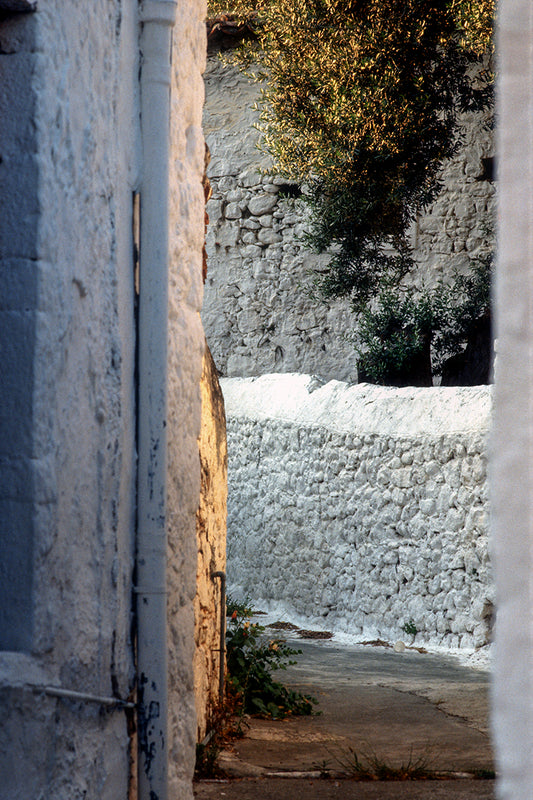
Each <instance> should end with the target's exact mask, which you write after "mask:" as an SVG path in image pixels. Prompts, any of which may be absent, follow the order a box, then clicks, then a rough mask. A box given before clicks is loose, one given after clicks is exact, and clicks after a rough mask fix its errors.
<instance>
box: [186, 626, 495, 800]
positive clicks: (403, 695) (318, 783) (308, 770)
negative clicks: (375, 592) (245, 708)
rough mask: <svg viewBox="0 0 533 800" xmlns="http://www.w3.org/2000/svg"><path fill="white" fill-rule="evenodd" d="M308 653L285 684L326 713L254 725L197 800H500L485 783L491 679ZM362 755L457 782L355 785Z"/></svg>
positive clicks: (480, 673) (383, 655) (435, 660)
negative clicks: (416, 767) (415, 767)
mask: <svg viewBox="0 0 533 800" xmlns="http://www.w3.org/2000/svg"><path fill="white" fill-rule="evenodd" d="M291 644H293V642H292V641H291ZM298 647H300V648H301V649H302V651H303V652H302V655H300V656H299V660H298V663H297V665H295V666H293V667H290V668H289V669H288V670H287V671H286V672H282V673H280V678H282V679H283V682H284V683H286V684H287V685H290V686H291V687H292V688H295V689H299V690H301V691H303V692H305V693H307V694H311V695H313V696H315V697H316V698H317V700H318V701H319V704H318V709H319V710H320V712H321V713H320V714H319V715H317V716H312V717H293V718H289V719H286V720H280V721H274V720H260V719H250V720H248V726H249V727H248V728H247V730H246V735H245V736H244V738H242V739H239V740H237V741H235V742H233V743H232V746H231V748H229V749H228V750H226V751H224V752H223V753H221V756H220V758H219V763H220V766H221V767H222V769H224V771H225V772H226V775H227V776H228V779H227V781H226V782H223V783H217V782H214V783H213V782H205V781H204V782H199V783H198V784H196V785H195V796H196V798H197V800H207V799H208V798H209V799H210V798H219V797H220V798H227V800H233V798H234V799H235V800H241V798H242V800H246V799H247V798H251V797H254V798H257V800H268V799H269V798H280V800H284V798H291V800H298V798H299V797H302V798H303V797H306V798H311V800H313V798H316V800H322V799H324V800H329V798H336V797H343V798H344V797H345V798H347V800H350V799H351V798H354V800H357V798H382V800H387V799H388V798H390V799H391V800H393V798H412V799H413V800H418V799H419V798H423V799H424V800H425V799H426V798H428V800H429V798H435V800H440V798H446V800H454V799H455V798H456V799H457V800H463V798H464V800H466V799H467V798H473V797H475V798H478V800H489V798H490V800H492V798H493V797H494V781H493V780H480V779H479V776H484V775H485V776H486V775H487V774H491V773H492V771H493V769H494V766H493V755H492V748H491V743H490V737H489V722H488V689H489V674H488V672H487V671H486V670H479V669H472V668H468V667H465V666H462V665H461V664H459V663H458V662H457V661H456V660H455V659H453V658H450V657H445V656H437V655H434V654H428V653H419V652H417V651H416V650H414V649H413V650H410V649H407V650H405V651H404V652H402V653H397V652H394V651H393V650H392V649H387V648H382V647H379V648H375V647H370V646H361V645H359V646H351V647H348V646H341V645H334V644H332V643H330V642H323V641H312V642H307V641H305V642H298ZM355 754H356V755H357V758H358V759H359V760H360V761H363V762H364V763H367V762H368V761H372V760H374V761H376V762H379V763H381V764H386V765H387V766H388V767H391V768H393V769H398V768H400V767H402V766H406V765H407V764H409V763H410V764H419V765H420V766H422V767H423V768H424V769H425V770H426V771H427V772H428V774H432V775H438V776H439V777H440V778H444V777H446V778H447V779H446V780H444V779H441V780H438V781H434V780H431V781H428V780H417V781H358V780H354V778H355V777H356V776H357V770H356V769H355V768H354V763H355ZM280 776H284V777H280Z"/></svg>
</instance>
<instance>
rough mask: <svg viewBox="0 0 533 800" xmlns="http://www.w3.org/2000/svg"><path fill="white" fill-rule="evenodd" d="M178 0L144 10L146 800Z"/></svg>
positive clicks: (160, 694)
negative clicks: (171, 89)
mask: <svg viewBox="0 0 533 800" xmlns="http://www.w3.org/2000/svg"><path fill="white" fill-rule="evenodd" d="M176 5H177V4H176V2H175V0H144V2H143V4H142V6H141V16H140V19H141V23H142V32H141V58H142V61H141V64H142V66H141V141H142V158H143V177H142V183H141V241H140V297H139V334H138V335H139V409H138V415H139V424H138V450H139V452H138V459H139V460H138V478H137V504H138V507H137V516H138V526H137V564H136V566H137V587H136V593H137V676H138V705H139V718H138V727H139V730H138V741H139V793H138V797H139V800H166V798H167V775H168V754H167V716H168V715H167V595H166V544H167V542H166V415H167V317H168V258H169V255H168V213H169V212H168V175H169V152H170V141H169V139H170V133H169V129H170V85H171V48H172V29H173V25H174V23H175V18H176Z"/></svg>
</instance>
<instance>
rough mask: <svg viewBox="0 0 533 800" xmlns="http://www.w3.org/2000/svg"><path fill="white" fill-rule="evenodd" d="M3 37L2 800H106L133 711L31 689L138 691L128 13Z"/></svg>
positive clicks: (89, 14) (70, 16)
mask: <svg viewBox="0 0 533 800" xmlns="http://www.w3.org/2000/svg"><path fill="white" fill-rule="evenodd" d="M7 5H9V4H7ZM0 31H1V33H0V53H2V55H0V59H1V60H2V62H3V63H2V65H0V85H1V86H2V91H1V92H0V95H1V101H0V102H4V100H5V98H6V95H7V97H9V95H10V94H11V96H12V97H13V99H14V102H13V103H12V104H8V107H7V108H5V107H2V120H10V123H9V125H8V126H6V127H4V123H3V124H2V133H3V135H4V138H3V142H2V145H3V149H2V156H3V160H2V165H0V166H1V167H2V170H3V171H4V174H5V173H7V175H8V176H10V177H9V180H8V181H7V182H4V180H3V176H2V181H1V194H2V205H3V208H6V207H7V208H10V209H11V212H10V214H9V215H8V219H9V220H10V222H11V227H10V228H8V229H7V230H6V229H5V228H4V229H2V236H1V239H2V253H1V255H0V268H1V270H2V278H3V280H2V283H3V286H4V290H3V297H4V298H5V301H4V302H5V303H9V302H10V301H11V302H12V301H13V300H14V299H16V300H17V301H18V303H19V306H18V310H17V311H16V314H18V315H19V320H20V321H23V322H24V323H25V325H26V326H27V330H31V336H30V335H28V334H25V335H23V336H22V337H20V336H19V338H18V341H19V342H20V344H21V345H23V346H21V347H20V349H19V361H18V364H17V366H18V372H17V371H14V372H13V373H12V374H11V375H10V379H9V381H6V383H2V395H3V397H4V396H7V397H8V398H9V401H8V408H9V411H10V415H9V417H4V411H2V417H3V419H2V423H3V428H2V437H1V438H2V442H3V443H4V444H3V446H4V447H6V445H7V444H8V443H9V442H12V441H13V439H12V436H13V435H15V437H16V434H12V433H11V431H17V430H20V429H22V430H24V431H25V437H24V440H23V441H21V442H19V448H18V452H17V453H16V459H17V461H14V462H12V463H13V464H17V465H20V466H22V465H23V468H24V470H25V471H27V477H26V479H25V480H24V481H22V482H20V483H18V482H17V481H15V480H14V476H15V475H16V474H17V469H18V468H19V467H18V466H17V468H16V469H14V470H12V471H11V472H10V471H9V470H7V471H6V461H5V460H4V459H2V460H1V461H0V469H1V471H2V481H1V486H2V489H1V499H2V501H3V503H6V499H7V504H8V508H9V509H10V511H11V514H8V515H7V516H4V515H2V521H1V523H0V525H1V526H2V535H1V537H0V540H1V541H2V547H3V548H4V547H5V548H6V552H9V550H10V548H11V547H17V546H18V543H19V541H20V539H19V537H22V538H23V539H25V538H26V537H27V551H26V559H25V563H23V565H22V569H21V571H20V584H19V573H17V572H15V573H13V574H11V575H8V576H7V579H8V581H10V582H11V585H12V586H14V587H15V590H19V588H20V590H21V591H22V593H23V594H25V600H26V602H28V603H29V605H30V607H31V612H30V616H29V618H28V619H29V621H30V625H29V630H28V637H27V639H26V641H25V642H22V643H19V644H17V645H16V646H15V647H13V648H10V647H9V646H8V647H7V648H6V649H7V650H11V652H4V653H2V654H0V686H2V691H1V692H0V704H1V714H2V720H3V724H2V726H1V733H0V737H1V741H0V753H1V756H0V758H1V759H2V764H1V765H0V773H1V774H2V781H1V784H0V797H2V798H3V799H4V798H5V799H6V800H7V798H9V800H18V799H19V798H24V800H26V799H27V798H30V797H31V798H38V797H45V796H46V797H54V798H57V800H64V799H66V798H69V799H70V798H81V797H99V798H105V800H111V798H113V799H114V798H118V797H126V796H127V791H128V780H129V769H130V767H129V752H128V749H129V734H128V724H127V719H126V713H125V711H124V710H123V709H118V708H115V709H114V710H108V711H103V710H102V707H101V706H100V705H99V704H98V703H94V702H81V703H80V702H72V701H68V700H61V699H58V698H56V697H52V696H50V695H47V694H46V693H37V694H34V693H33V692H32V690H31V689H29V688H28V685H30V686H31V685H35V684H37V685H40V686H42V685H46V686H52V687H60V688H63V689H66V690H72V691H75V692H80V693H82V694H93V695H98V696H101V697H113V696H115V697H121V698H123V699H127V698H128V697H129V695H130V692H131V690H132V687H133V684H134V664H133V653H132V647H131V641H130V625H131V576H132V561H133V552H134V541H133V537H134V518H135V453H134V430H135V421H134V383H133V375H134V325H133V313H132V309H133V303H134V295H133V281H132V259H133V247H132V234H131V230H132V227H131V219H132V213H131V197H132V190H133V188H134V186H135V182H136V181H137V179H138V174H137V170H138V168H139V164H138V153H137V149H136V137H137V132H138V125H137V120H138V112H139V105H138V93H137V88H136V87H137V73H138V67H139V64H138V27H137V4H136V3H132V2H129V3H126V2H125V3H117V2H115V1H114V0H95V2H94V3H92V4H91V7H90V11H89V10H88V6H87V3H85V2H81V0H77V2H71V3H69V4H68V10H66V8H65V5H64V3H62V2H59V0H46V2H43V3H40V4H39V9H38V11H36V12H35V14H33V15H27V16H20V15H19V16H12V17H10V18H8V19H7V20H5V21H2V22H1V23H0ZM28 45H29V46H28ZM10 52H11V53H12V54H9V53H10ZM10 59H13V60H12V61H11V66H10V65H9V60H10ZM4 62H8V63H6V64H4ZM17 63H18V65H19V66H22V65H24V70H22V71H18V70H17V69H16V65H17ZM4 69H6V70H7V71H4ZM28 93H31V94H30V96H31V98H32V102H31V103H30V104H28V105H25V104H24V103H23V102H20V100H19V98H23V97H26V96H27V95H28ZM9 189H10V190H11V191H9ZM2 216H3V215H2ZM3 218H4V217H3ZM14 319H15V313H12V320H14ZM4 333H5V329H2V336H3V334H4ZM16 340H17V339H16V338H15V339H13V341H16ZM7 341H9V339H8V340H7ZM5 342H6V340H5V339H3V338H2V352H6V351H5V350H4V349H3V348H4V345H5ZM8 349H9V345H8ZM3 374H4V373H3ZM19 376H20V377H19ZM23 376H30V378H29V380H28V384H27V386H26V388H25V389H23V391H20V390H21V385H20V383H18V381H19V380H21V379H22V377H23ZM17 393H18V394H17ZM21 474H22V473H21ZM2 562H3V564H4V565H5V559H4V558H2ZM5 577H6V576H5V574H3V575H2V579H3V580H4V579H5ZM28 577H29V581H26V578H28ZM14 651H16V652H14Z"/></svg>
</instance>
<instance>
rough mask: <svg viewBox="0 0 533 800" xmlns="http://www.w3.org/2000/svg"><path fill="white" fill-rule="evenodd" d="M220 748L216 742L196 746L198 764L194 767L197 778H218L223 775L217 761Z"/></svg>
mask: <svg viewBox="0 0 533 800" xmlns="http://www.w3.org/2000/svg"><path fill="white" fill-rule="evenodd" d="M219 754H220V746H219V745H218V744H216V743H215V742H210V743H209V744H197V745H196V763H195V765H194V776H195V778H197V779H198V778H216V777H217V776H219V775H221V774H222V771H221V770H220V768H219V767H218V764H217V760H218V756H219Z"/></svg>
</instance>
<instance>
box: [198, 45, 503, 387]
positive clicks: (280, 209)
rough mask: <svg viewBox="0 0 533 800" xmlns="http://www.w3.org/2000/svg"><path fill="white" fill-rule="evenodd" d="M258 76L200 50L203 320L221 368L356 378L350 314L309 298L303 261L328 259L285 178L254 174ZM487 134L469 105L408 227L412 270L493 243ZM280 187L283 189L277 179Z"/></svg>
mask: <svg viewBox="0 0 533 800" xmlns="http://www.w3.org/2000/svg"><path fill="white" fill-rule="evenodd" d="M258 100H259V87H258V86H257V84H253V83H252V82H251V81H250V80H249V79H248V78H246V77H244V76H243V75H242V74H241V73H239V71H238V70H237V69H236V68H235V67H232V66H225V65H224V64H223V63H222V62H221V61H220V60H219V59H218V57H217V56H216V55H212V56H211V57H210V58H209V59H208V68H207V72H206V107H205V113H204V129H205V134H206V139H207V142H208V144H209V147H210V149H211V155H212V161H211V165H210V167H209V176H210V180H211V184H212V187H213V198H212V200H211V201H210V203H209V204H208V212H209V217H210V226H209V232H208V255H209V265H208V279H207V283H206V292H205V302H204V308H203V320H204V325H205V329H206V335H207V338H208V341H209V345H210V347H211V350H212V352H213V356H214V358H215V362H216V364H217V366H218V368H219V369H220V370H221V372H222V373H223V374H224V375H227V376H251V375H261V374H264V373H268V372H302V373H303V372H306V373H309V374H317V375H319V376H320V377H321V378H323V379H325V380H329V379H332V378H336V379H338V380H345V381H348V382H354V381H355V380H356V379H357V369H356V359H355V354H354V350H353V346H352V345H351V344H350V342H349V341H348V340H347V336H348V335H349V334H350V332H351V331H352V330H353V328H354V315H353V313H352V312H351V310H350V308H349V304H348V302H347V301H344V300H343V301H335V302H331V303H329V304H326V303H325V302H324V300H323V299H316V298H315V299H313V297H312V296H311V294H312V289H313V285H312V280H311V277H310V274H309V273H310V272H311V271H313V270H315V269H316V268H317V267H320V265H321V264H324V263H325V262H327V258H325V257H319V256H317V255H315V254H313V253H311V252H309V251H308V250H304V249H303V248H302V245H301V243H300V242H299V241H298V236H299V234H301V233H302V230H303V227H304V225H305V221H306V211H305V209H304V207H303V205H302V204H301V203H298V202H296V204H295V205H294V204H292V205H291V204H289V203H287V201H286V200H284V199H282V193H283V190H284V187H283V184H284V183H285V182H284V181H281V180H278V179H276V178H272V177H267V176H263V177H261V170H262V169H264V168H265V167H268V166H270V161H269V159H268V157H267V156H266V155H265V154H264V153H262V152H261V151H260V150H258V147H257V146H258V144H259V134H258V132H257V130H256V129H255V128H254V125H255V124H256V123H257V122H258V111H257V109H256V108H255V104H256V103H257V101H258ZM489 155H492V142H491V134H490V132H489V131H487V130H485V129H484V127H483V124H482V120H481V119H480V117H479V116H477V117H476V116H474V115H470V117H469V125H468V127H467V129H466V135H465V144H464V147H463V148H462V149H461V150H460V152H459V153H458V154H457V156H456V157H455V158H454V159H452V160H451V162H450V163H449V164H448V165H447V166H446V168H445V169H444V172H443V176H442V181H443V190H442V192H441V194H440V195H439V197H438V198H437V200H436V201H435V203H434V204H433V206H432V207H431V208H430V209H429V210H428V212H427V213H426V214H425V215H424V216H422V217H421V218H420V220H419V221H418V223H417V225H416V226H414V227H413V230H412V242H413V245H414V246H415V248H416V257H417V261H418V264H419V267H420V268H419V273H420V274H419V277H422V276H430V277H431V280H436V279H438V278H439V277H442V276H443V275H444V276H447V275H450V274H451V273H452V271H453V270H455V269H457V270H459V271H461V270H464V269H465V268H467V267H468V264H469V259H470V258H471V257H473V256H475V255H476V254H479V253H480V252H482V251H483V250H486V248H487V245H489V246H490V242H488V238H490V237H487V234H486V226H487V224H490V222H491V219H492V214H493V212H494V186H493V184H492V183H490V182H489V181H480V180H478V178H479V177H480V176H481V174H482V173H483V168H482V163H481V159H482V158H483V157H485V156H489ZM285 191H286V189H285Z"/></svg>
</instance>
